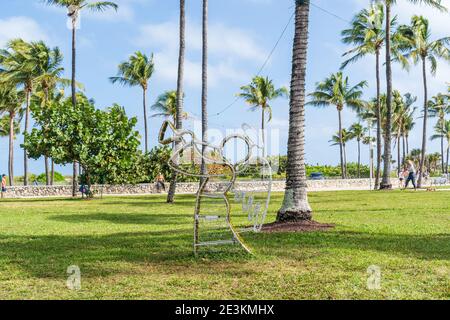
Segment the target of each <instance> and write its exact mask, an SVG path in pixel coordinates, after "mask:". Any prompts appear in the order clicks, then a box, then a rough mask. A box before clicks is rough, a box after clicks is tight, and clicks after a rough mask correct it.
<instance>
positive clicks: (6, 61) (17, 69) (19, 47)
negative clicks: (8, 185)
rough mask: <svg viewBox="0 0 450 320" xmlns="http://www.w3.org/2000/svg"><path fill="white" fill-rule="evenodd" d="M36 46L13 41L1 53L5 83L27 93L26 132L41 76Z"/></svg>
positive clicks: (17, 40)
mask: <svg viewBox="0 0 450 320" xmlns="http://www.w3.org/2000/svg"><path fill="white" fill-rule="evenodd" d="M33 46H34V44H30V43H27V42H25V41H23V40H22V39H14V40H11V41H10V42H9V43H8V44H7V49H6V50H2V51H1V54H0V55H1V57H0V62H1V64H2V66H3V68H2V69H1V70H0V72H1V74H2V76H3V78H4V79H3V81H7V82H11V83H14V84H16V85H21V86H23V88H24V91H25V97H26V98H25V106H26V107H25V130H24V133H27V132H28V128H29V123H30V102H31V96H32V94H33V91H34V89H35V85H36V79H37V78H38V77H39V76H40V75H41V74H40V73H39V69H38V68H36V64H38V63H39V62H38V60H39V59H40V58H41V57H40V56H38V55H36V52H35V51H34V52H32V49H33ZM23 160H24V185H25V186H26V185H28V155H27V151H26V150H25V149H24V153H23Z"/></svg>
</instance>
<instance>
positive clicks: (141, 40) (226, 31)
mask: <svg viewBox="0 0 450 320" xmlns="http://www.w3.org/2000/svg"><path fill="white" fill-rule="evenodd" d="M178 34H179V33H178V24H177V23H176V22H173V21H167V22H163V23H160V24H148V25H144V26H142V27H141V28H140V30H139V33H138V35H137V36H136V37H135V38H134V39H133V42H134V44H135V45H137V46H139V47H147V48H158V50H157V52H156V53H155V63H156V65H157V69H156V76H161V77H162V78H164V79H166V80H170V81H173V80H175V79H176V75H177V61H178V41H179V40H178ZM186 46H187V48H186V51H187V57H188V58H186V62H185V68H186V70H185V78H186V83H187V84H188V85H190V86H193V87H198V86H200V84H201V63H200V57H201V48H202V34H201V27H200V26H198V25H196V24H193V23H191V22H190V21H188V22H187V25H186ZM208 51H209V55H210V60H209V66H208V68H209V70H208V71H209V72H208V82H209V84H210V85H212V86H215V85H217V84H219V83H220V81H221V80H228V81H235V82H242V81H246V80H247V79H248V78H249V77H250V74H249V73H248V72H245V71H244V70H242V68H240V67H239V66H238V64H239V63H240V62H243V61H244V62H245V63H248V61H250V62H257V63H259V62H262V61H264V59H265V56H266V53H265V52H264V50H263V49H261V48H260V46H259V45H258V44H257V42H256V40H255V39H254V38H253V37H252V36H251V35H250V34H249V33H248V32H247V31H245V30H241V29H238V28H229V27H227V26H225V25H223V24H212V25H210V27H209V37H208ZM190 54H194V55H195V56H196V57H198V59H195V60H194V59H190V58H189V56H190ZM214 61H219V62H214Z"/></svg>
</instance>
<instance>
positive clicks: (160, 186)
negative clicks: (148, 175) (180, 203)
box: [156, 173, 166, 193]
mask: <svg viewBox="0 0 450 320" xmlns="http://www.w3.org/2000/svg"><path fill="white" fill-rule="evenodd" d="M165 182H166V179H165V178H164V175H163V174H162V173H158V175H157V176H156V189H157V190H158V192H159V193H161V192H162V190H164V191H166V185H165Z"/></svg>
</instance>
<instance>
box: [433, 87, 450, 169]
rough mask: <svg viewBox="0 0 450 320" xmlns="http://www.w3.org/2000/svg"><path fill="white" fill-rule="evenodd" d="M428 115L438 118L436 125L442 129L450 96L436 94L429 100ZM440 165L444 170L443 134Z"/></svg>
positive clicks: (449, 107)
mask: <svg viewBox="0 0 450 320" xmlns="http://www.w3.org/2000/svg"><path fill="white" fill-rule="evenodd" d="M428 103H429V106H428V109H429V116H430V117H431V118H438V122H437V124H436V125H437V126H440V127H441V128H442V129H444V125H445V116H446V115H447V114H449V113H450V98H449V97H448V96H447V95H444V94H441V93H439V94H437V95H436V96H434V97H433V98H432V99H431V100H430V101H429V102H428ZM441 167H442V172H445V156H444V136H442V137H441Z"/></svg>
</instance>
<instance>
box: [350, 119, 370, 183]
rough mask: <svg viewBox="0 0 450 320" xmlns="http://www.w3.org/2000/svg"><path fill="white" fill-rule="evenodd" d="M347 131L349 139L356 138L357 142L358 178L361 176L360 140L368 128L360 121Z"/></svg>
mask: <svg viewBox="0 0 450 320" xmlns="http://www.w3.org/2000/svg"><path fill="white" fill-rule="evenodd" d="M348 131H349V132H350V137H351V139H356V142H357V143H358V178H361V141H362V140H364V138H365V137H366V133H367V131H368V130H367V128H365V127H363V126H362V125H361V124H360V123H354V124H352V125H351V126H350V128H349V130H348Z"/></svg>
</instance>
